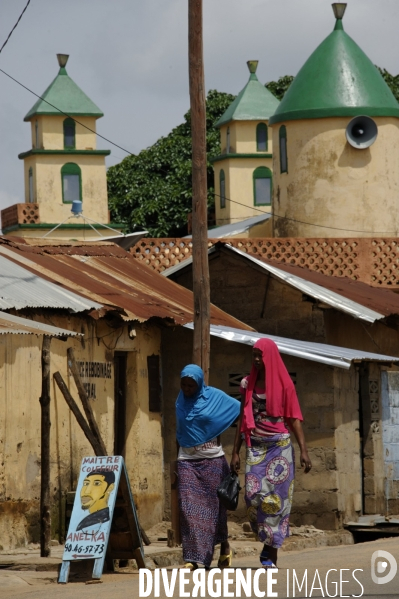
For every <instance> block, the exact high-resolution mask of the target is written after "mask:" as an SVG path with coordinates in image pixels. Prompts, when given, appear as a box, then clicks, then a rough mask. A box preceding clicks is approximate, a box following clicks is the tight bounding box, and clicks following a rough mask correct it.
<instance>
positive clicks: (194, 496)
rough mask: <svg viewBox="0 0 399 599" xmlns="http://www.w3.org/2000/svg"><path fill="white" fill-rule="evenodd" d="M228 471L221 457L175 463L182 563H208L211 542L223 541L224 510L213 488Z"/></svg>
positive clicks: (225, 515)
mask: <svg viewBox="0 0 399 599" xmlns="http://www.w3.org/2000/svg"><path fill="white" fill-rule="evenodd" d="M229 471H230V469H229V466H228V464H227V462H226V458H225V457H224V456H222V457H220V458H212V459H203V460H179V461H178V462H177V472H178V477H179V507H180V530H181V537H182V544H183V559H184V560H185V561H186V562H198V563H200V564H204V566H210V565H211V561H212V558H213V551H214V548H215V545H216V544H217V543H221V542H223V541H226V540H227V512H226V509H225V508H224V507H223V506H222V505H221V504H220V502H219V498H218V496H217V494H216V490H217V488H218V486H219V485H220V483H221V482H222V480H223V479H224V478H225V477H226V476H227V475H228V473H229Z"/></svg>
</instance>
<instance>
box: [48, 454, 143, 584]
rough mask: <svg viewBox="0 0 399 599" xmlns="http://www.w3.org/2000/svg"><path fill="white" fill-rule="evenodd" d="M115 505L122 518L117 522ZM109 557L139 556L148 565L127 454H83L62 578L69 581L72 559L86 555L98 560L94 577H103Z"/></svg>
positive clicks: (129, 557)
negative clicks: (125, 462) (127, 469)
mask: <svg viewBox="0 0 399 599" xmlns="http://www.w3.org/2000/svg"><path fill="white" fill-rule="evenodd" d="M115 505H117V510H118V518H117V519H115V520H116V521H115V522H114V521H113V517H114V512H115ZM121 523H122V528H121ZM110 540H111V543H109V541H110ZM106 557H107V560H111V561H112V560H113V559H118V558H119V559H136V561H137V565H138V566H139V567H144V554H143V548H142V543H141V535H140V531H139V523H138V520H137V514H136V508H135V505H134V501H133V496H132V493H131V490H130V484H129V479H128V477H127V472H126V467H125V464H124V461H123V458H122V457H121V456H102V457H98V456H97V457H93V456H89V457H85V458H83V460H82V464H81V468H80V475H79V480H78V486H77V489H76V495H75V502H74V504H73V510H72V514H71V520H70V523H69V528H68V534H67V538H66V541H65V547H64V554H63V557H62V567H61V572H60V576H59V579H58V582H61V583H66V582H68V575H69V568H70V563H71V561H74V560H83V559H94V560H95V562H94V568H93V578H101V574H102V571H103V567H104V560H105V558H106Z"/></svg>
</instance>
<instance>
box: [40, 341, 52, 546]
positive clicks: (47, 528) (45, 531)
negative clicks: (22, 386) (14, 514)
mask: <svg viewBox="0 0 399 599" xmlns="http://www.w3.org/2000/svg"><path fill="white" fill-rule="evenodd" d="M50 344H51V337H49V336H48V335H44V336H43V344H42V394H41V397H40V405H41V455H40V557H49V555H50V554H51V548H50V541H51V507H50V501H51V500H50V427H51V422H50Z"/></svg>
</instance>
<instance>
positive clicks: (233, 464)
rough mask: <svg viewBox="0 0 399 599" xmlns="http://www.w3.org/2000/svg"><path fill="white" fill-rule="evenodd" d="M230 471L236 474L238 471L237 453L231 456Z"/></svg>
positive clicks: (238, 459)
mask: <svg viewBox="0 0 399 599" xmlns="http://www.w3.org/2000/svg"><path fill="white" fill-rule="evenodd" d="M230 470H231V471H232V472H235V473H236V474H238V472H239V471H240V456H239V454H238V453H233V455H232V456H231V462H230Z"/></svg>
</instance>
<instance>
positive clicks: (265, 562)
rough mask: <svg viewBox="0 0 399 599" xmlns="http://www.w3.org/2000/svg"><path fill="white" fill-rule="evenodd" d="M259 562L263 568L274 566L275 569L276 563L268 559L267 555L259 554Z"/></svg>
mask: <svg viewBox="0 0 399 599" xmlns="http://www.w3.org/2000/svg"><path fill="white" fill-rule="evenodd" d="M260 563H261V564H262V566H263V568H265V569H266V570H267V569H268V568H275V569H276V570H277V566H276V564H273V562H272V560H271V559H269V558H268V557H265V556H263V557H262V555H261V556H260Z"/></svg>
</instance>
